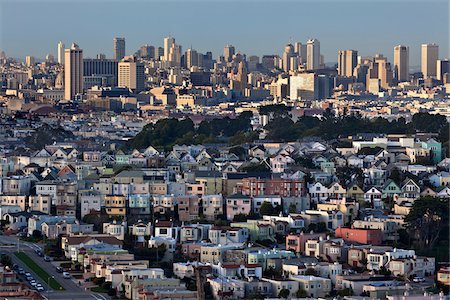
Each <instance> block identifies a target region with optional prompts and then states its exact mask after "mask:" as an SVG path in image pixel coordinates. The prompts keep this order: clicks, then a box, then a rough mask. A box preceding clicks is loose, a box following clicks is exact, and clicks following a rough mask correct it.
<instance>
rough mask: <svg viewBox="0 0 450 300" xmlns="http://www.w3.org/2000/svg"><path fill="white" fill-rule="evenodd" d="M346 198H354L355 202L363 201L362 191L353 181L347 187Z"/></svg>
mask: <svg viewBox="0 0 450 300" xmlns="http://www.w3.org/2000/svg"><path fill="white" fill-rule="evenodd" d="M347 199H354V200H356V201H357V202H361V201H364V191H363V190H362V189H361V188H360V187H359V186H358V185H357V184H356V183H355V184H352V185H350V186H349V187H348V189H347Z"/></svg>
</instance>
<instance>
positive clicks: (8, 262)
mask: <svg viewBox="0 0 450 300" xmlns="http://www.w3.org/2000/svg"><path fill="white" fill-rule="evenodd" d="M0 264H2V265H4V266H8V267H11V266H12V259H11V257H10V256H9V255H6V254H2V256H1V257H0Z"/></svg>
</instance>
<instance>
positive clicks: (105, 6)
mask: <svg viewBox="0 0 450 300" xmlns="http://www.w3.org/2000/svg"><path fill="white" fill-rule="evenodd" d="M0 11H1V21H0V22H1V23H0V26H1V27H0V38H1V39H0V49H2V50H4V51H5V52H6V53H7V54H9V55H11V56H13V57H17V58H22V59H23V58H24V57H25V56H26V55H33V56H35V57H38V58H44V57H45V55H46V54H48V53H52V54H56V53H55V44H56V43H57V42H58V41H59V40H62V41H64V42H65V43H66V44H69V43H71V42H73V41H75V42H77V43H78V44H79V45H80V46H81V47H82V48H83V49H84V52H85V54H84V55H85V57H95V56H96V54H98V53H105V54H106V55H107V57H112V45H111V40H112V38H113V37H114V35H116V36H123V37H125V38H126V39H127V50H128V51H130V53H134V51H136V50H137V49H139V47H140V46H141V45H143V44H151V45H156V46H162V40H163V38H164V37H165V36H168V35H172V36H174V37H176V38H177V40H178V43H179V44H181V45H183V47H184V49H187V48H188V47H190V46H191V45H192V47H193V48H194V49H196V50H197V51H201V52H206V51H212V52H213V56H214V57H216V56H218V55H220V53H221V52H222V49H223V46H224V45H225V44H233V45H234V46H235V47H236V49H237V50H238V51H240V52H241V53H246V54H247V55H259V56H262V55H265V54H281V52H282V51H283V46H284V45H285V44H286V43H288V42H290V41H291V43H294V42H295V41H297V40H304V41H306V40H307V39H309V38H317V39H319V40H320V41H321V49H322V53H323V54H324V57H325V62H336V61H337V56H336V51H337V50H338V49H358V50H359V52H360V54H361V55H363V56H369V55H375V54H376V53H384V54H385V55H386V56H387V57H388V58H389V60H391V61H392V60H393V56H392V55H393V54H392V47H393V46H395V45H397V44H402V45H408V46H409V47H410V59H411V66H418V65H419V64H420V62H419V58H420V44H422V43H431V42H434V43H437V44H439V45H440V47H441V48H440V51H441V53H448V44H449V40H448V37H449V29H448V28H449V18H448V12H449V2H448V1H445V0H442V1H441V0H432V1H403V0H394V1H384V0H381V1H376V0H365V1H326V0H319V1H261V2H260V1H131V2H128V1H127V2H122V1H112V2H106V1H95V0H94V1H81V2H78V1H36V2H34V1H22V0H19V1H9V0H2V1H1V3H0ZM425 12H426V13H425ZM18 18H19V19H20V25H19V24H18V23H17V21H18Z"/></svg>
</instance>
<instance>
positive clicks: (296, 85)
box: [289, 73, 319, 100]
mask: <svg viewBox="0 0 450 300" xmlns="http://www.w3.org/2000/svg"><path fill="white" fill-rule="evenodd" d="M318 86H319V81H318V79H317V75H316V74H314V73H300V74H297V75H292V76H290V77H289V98H290V99H291V100H315V99H318V97H319V94H318V93H319V90H318Z"/></svg>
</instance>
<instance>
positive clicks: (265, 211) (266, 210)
mask: <svg viewBox="0 0 450 300" xmlns="http://www.w3.org/2000/svg"><path fill="white" fill-rule="evenodd" d="M279 212H280V208H279V207H278V206H277V207H273V205H272V204H271V203H270V202H268V201H264V202H263V203H262V204H261V207H260V208H259V214H260V215H261V216H276V215H278V213H279Z"/></svg>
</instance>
